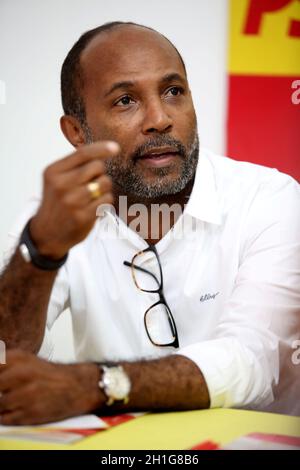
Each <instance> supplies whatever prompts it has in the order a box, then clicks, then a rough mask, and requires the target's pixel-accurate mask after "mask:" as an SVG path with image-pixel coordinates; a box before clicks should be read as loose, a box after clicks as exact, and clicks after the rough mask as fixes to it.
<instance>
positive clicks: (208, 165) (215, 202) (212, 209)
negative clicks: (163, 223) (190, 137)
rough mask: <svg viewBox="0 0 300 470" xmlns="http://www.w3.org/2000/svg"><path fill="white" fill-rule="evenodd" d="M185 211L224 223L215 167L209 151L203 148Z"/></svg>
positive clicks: (194, 215)
mask: <svg viewBox="0 0 300 470" xmlns="http://www.w3.org/2000/svg"><path fill="white" fill-rule="evenodd" d="M185 213H186V214H189V215H191V216H192V217H195V218H197V219H200V220H203V221H205V222H209V223H211V224H216V225H220V224H221V223H222V211H221V204H220V199H219V194H218V191H217V186H216V179H215V172H214V167H213V164H212V162H211V159H210V157H209V152H208V151H205V150H202V149H201V151H200V154H199V161H198V165H197V169H196V175H195V181H194V186H193V189H192V192H191V195H190V198H189V201H188V203H187V204H186V207H185Z"/></svg>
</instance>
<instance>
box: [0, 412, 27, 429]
mask: <svg viewBox="0 0 300 470" xmlns="http://www.w3.org/2000/svg"><path fill="white" fill-rule="evenodd" d="M0 424H3V425H5V426H15V425H19V424H21V425H22V424H28V423H27V422H26V419H25V417H24V412H23V410H14V411H9V412H8V413H4V414H3V415H0Z"/></svg>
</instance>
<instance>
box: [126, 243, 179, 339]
mask: <svg viewBox="0 0 300 470" xmlns="http://www.w3.org/2000/svg"><path fill="white" fill-rule="evenodd" d="M149 252H152V253H153V254H154V255H155V263H154V268H153V269H152V271H153V272H151V271H149V270H148V269H145V268H144V267H143V266H144V265H145V262H146V260H147V259H149V257H148V253H149ZM123 264H124V265H125V266H128V267H130V268H131V273H132V278H133V281H134V283H135V285H136V287H137V288H138V289H139V290H140V291H142V292H147V293H153V294H158V295H159V300H158V302H155V303H154V304H153V305H151V306H150V307H149V308H148V309H147V310H146V312H145V315H144V324H145V329H146V333H147V335H148V338H149V340H150V341H151V343H152V344H154V346H158V347H170V346H171V347H174V348H179V340H178V334H177V329H176V324H175V320H174V317H173V315H172V312H171V310H170V307H169V306H168V304H167V301H166V299H165V296H164V293H163V274H162V267H161V262H160V259H159V256H158V253H157V249H156V247H155V246H154V245H149V247H148V248H146V249H145V250H142V251H139V252H138V253H137V254H136V255H134V257H133V258H132V261H131V263H129V262H128V261H124V262H123Z"/></svg>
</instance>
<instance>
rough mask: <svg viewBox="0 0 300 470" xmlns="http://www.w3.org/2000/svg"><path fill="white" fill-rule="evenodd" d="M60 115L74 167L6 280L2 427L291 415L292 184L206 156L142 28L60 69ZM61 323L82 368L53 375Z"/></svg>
mask: <svg viewBox="0 0 300 470" xmlns="http://www.w3.org/2000/svg"><path fill="white" fill-rule="evenodd" d="M62 101H63V107H64V112H65V114H64V116H63V117H62V118H61V128H62V131H63V133H64V135H65V136H66V138H67V139H68V140H69V142H70V143H71V144H72V145H73V146H74V147H75V149H76V151H75V152H74V153H72V154H71V155H69V156H67V157H65V158H63V159H61V160H59V161H57V162H55V163H53V164H52V165H50V166H49V167H48V168H47V169H46V170H45V172H44V188H43V195H42V198H41V200H39V199H38V200H33V201H32V204H31V205H30V206H29V207H28V209H27V211H26V212H25V213H24V214H23V215H22V217H21V219H20V220H19V222H18V223H17V228H16V229H15V230H14V232H13V244H14V245H17V246H15V251H14V253H13V255H12V256H11V259H10V260H9V262H8V263H7V266H6V267H5V268H4V270H3V273H2V277H1V281H0V295H1V305H0V331H1V339H3V340H4V341H5V342H6V345H7V347H8V348H9V349H15V348H17V350H13V351H9V352H8V354H7V365H5V366H1V369H0V392H1V398H0V414H1V422H2V423H4V424H10V425H12V424H35V423H42V422H47V421H56V420H58V419H62V418H65V417H68V416H73V415H78V414H81V413H86V412H91V411H93V410H98V412H100V413H101V412H103V413H104V412H106V411H107V410H113V411H118V412H119V411H125V410H129V409H133V410H153V409H160V410H184V409H198V408H208V407H210V406H211V407H250V408H256V409H271V408H270V406H273V408H272V409H273V410H277V411H285V412H294V413H296V412H297V409H296V408H297V405H298V401H297V393H298V392H299V381H298V382H297V380H296V377H297V372H298V376H299V371H296V366H295V365H293V364H292V361H291V357H292V353H293V341H294V340H296V339H298V337H299V309H300V291H299V286H300V282H299V274H300V272H299V264H300V263H299V257H300V256H299V255H300V244H299V233H300V218H299V210H298V203H299V202H300V193H299V186H298V184H297V183H296V182H295V181H294V180H293V179H292V178H291V177H289V176H287V175H284V174H281V173H279V172H277V171H276V170H271V169H268V168H264V167H262V166H258V165H252V164H248V163H240V162H235V161H233V160H230V159H229V158H226V157H217V156H215V155H213V154H211V153H209V152H206V151H203V150H201V152H200V155H198V154H199V143H198V137H197V124H196V116H195V110H194V107H193V101H192V97H191V92H190V89H189V85H188V81H187V76H186V70H185V66H184V63H183V61H182V58H181V57H180V55H179V53H178V51H177V50H176V49H175V47H174V46H173V45H172V44H171V43H170V42H169V41H168V40H167V39H166V38H165V37H164V36H162V35H161V34H159V33H157V32H155V31H153V30H151V29H149V28H146V27H143V26H140V25H135V24H132V23H110V24H107V25H104V26H102V27H99V28H96V29H95V30H92V31H89V32H87V33H86V34H85V35H83V36H82V37H81V38H80V39H79V41H78V42H77V43H76V44H75V45H74V46H73V48H72V49H71V51H70V52H69V54H68V56H67V58H66V60H65V62H64V65H63V68H62ZM198 157H199V158H198ZM124 198H125V199H126V201H125V202H126V207H125V209H124V204H123V203H124ZM111 206H112V207H113V210H110V209H111ZM154 206H155V207H156V209H157V207H158V208H159V209H162V208H163V207H164V208H166V207H167V208H168V209H169V212H170V214H169V215H170V226H169V227H168V226H167V227H166V226H164V223H163V222H164V221H163V220H161V217H159V223H158V224H157V219H155V217H154V221H153V217H152V209H153V207H154ZM136 207H138V208H141V207H144V208H146V212H145V213H144V218H142V219H141V220H142V223H141V224H137V225H142V227H141V226H140V227H138V226H136V225H135V222H136V217H137V214H136V210H135V209H136ZM174 207H175V208H176V210H175V209H174ZM178 207H179V209H181V211H180V210H179V211H178V210H177V209H178ZM96 214H97V215H98V217H97V216H96ZM145 214H146V215H145ZM153 226H154V229H155V230H153ZM24 227H25V228H24ZM145 227H146V228H145ZM153 232H155V233H153ZM20 235H21V236H20ZM19 238H20V239H19ZM67 307H70V310H71V314H72V322H73V330H74V341H75V350H76V358H77V361H78V363H76V364H68V365H64V364H54V363H51V362H47V361H46V360H44V359H41V357H44V358H50V357H51V342H50V336H49V330H50V329H51V327H52V325H53V323H54V322H55V320H56V319H57V317H58V316H59V315H60V313H61V312H62V311H64V310H65V308H67ZM37 353H39V356H40V357H37V356H36V354H37ZM99 364H101V365H99ZM268 407H269V408H268Z"/></svg>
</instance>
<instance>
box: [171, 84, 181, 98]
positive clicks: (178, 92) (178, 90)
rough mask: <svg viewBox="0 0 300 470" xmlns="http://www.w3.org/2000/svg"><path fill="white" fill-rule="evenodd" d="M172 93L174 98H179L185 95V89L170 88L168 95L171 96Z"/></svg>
mask: <svg viewBox="0 0 300 470" xmlns="http://www.w3.org/2000/svg"><path fill="white" fill-rule="evenodd" d="M170 93H171V95H172V96H178V95H181V94H182V93H183V89H182V88H181V87H178V86H172V88H169V90H168V92H167V94H170Z"/></svg>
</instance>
